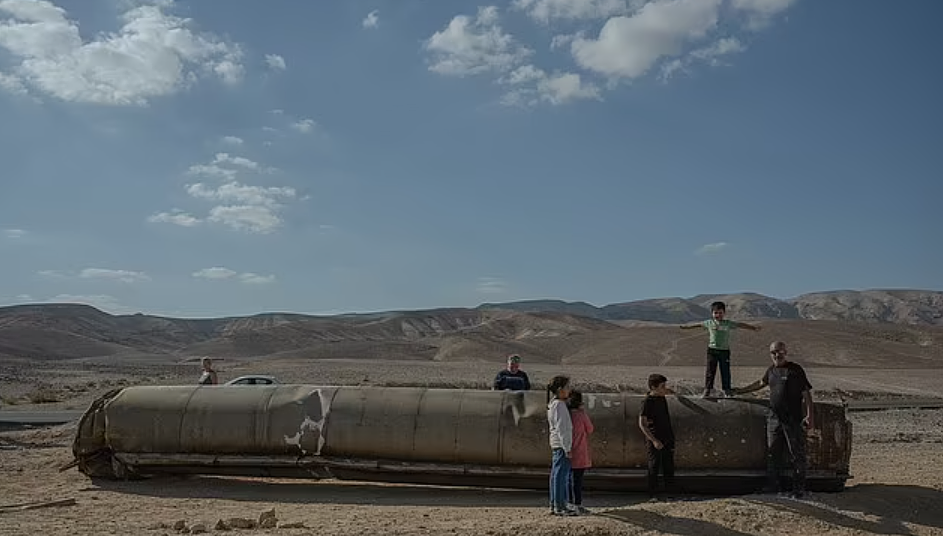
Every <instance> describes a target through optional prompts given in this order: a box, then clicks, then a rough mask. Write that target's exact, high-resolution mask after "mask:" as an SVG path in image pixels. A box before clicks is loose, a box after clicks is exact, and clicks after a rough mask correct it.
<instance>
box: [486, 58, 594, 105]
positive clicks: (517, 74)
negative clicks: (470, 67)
mask: <svg viewBox="0 0 943 536" xmlns="http://www.w3.org/2000/svg"><path fill="white" fill-rule="evenodd" d="M501 81H502V82H503V83H505V84H508V85H510V86H512V87H513V89H511V91H509V92H508V93H506V94H505V95H504V97H503V98H502V102H503V103H504V104H507V105H511V106H535V105H537V104H539V103H540V102H547V103H550V104H553V105H560V104H565V103H567V102H570V101H574V100H579V99H600V98H601V92H600V90H599V88H598V87H597V86H596V85H595V84H592V83H589V82H586V81H585V80H584V79H583V78H582V77H581V76H580V75H579V74H576V73H554V74H547V73H546V72H544V71H543V70H542V69H538V68H537V67H534V66H533V65H524V66H521V67H518V68H517V69H515V70H514V71H512V72H511V73H510V74H509V75H508V76H507V77H504V78H502V79H501Z"/></svg>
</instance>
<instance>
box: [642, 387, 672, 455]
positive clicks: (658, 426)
mask: <svg viewBox="0 0 943 536" xmlns="http://www.w3.org/2000/svg"><path fill="white" fill-rule="evenodd" d="M641 415H642V416H643V417H646V418H648V420H649V421H650V422H651V424H650V425H649V427H648V429H649V430H651V432H652V435H654V436H655V439H657V440H659V441H661V442H662V443H666V444H671V443H674V439H675V433H674V430H673V429H672V428H671V415H669V414H668V400H667V399H665V397H663V396H654V395H648V396H646V397H645V400H644V401H643V402H642V411H641Z"/></svg>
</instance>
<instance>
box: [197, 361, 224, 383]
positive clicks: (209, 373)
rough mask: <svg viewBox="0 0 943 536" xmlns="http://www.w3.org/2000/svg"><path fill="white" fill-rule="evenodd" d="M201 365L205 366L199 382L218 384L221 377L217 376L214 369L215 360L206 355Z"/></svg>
mask: <svg viewBox="0 0 943 536" xmlns="http://www.w3.org/2000/svg"><path fill="white" fill-rule="evenodd" d="M200 365H201V366H202V367H203V372H202V373H201V374H200V379H199V380H198V383H199V384H200V385H216V384H218V383H219V378H218V377H217V376H216V371H215V370H213V360H212V359H210V358H208V357H204V358H203V359H201V360H200Z"/></svg>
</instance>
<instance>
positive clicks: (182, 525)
mask: <svg viewBox="0 0 943 536" xmlns="http://www.w3.org/2000/svg"><path fill="white" fill-rule="evenodd" d="M173 528H174V530H176V531H181V530H183V529H185V528H187V522H186V521H184V520H183V519H181V520H179V521H177V522H175V523H174V527H173Z"/></svg>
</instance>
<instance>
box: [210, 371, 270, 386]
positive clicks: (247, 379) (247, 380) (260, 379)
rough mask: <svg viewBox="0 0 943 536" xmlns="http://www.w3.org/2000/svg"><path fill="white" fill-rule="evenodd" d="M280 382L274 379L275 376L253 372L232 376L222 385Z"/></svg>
mask: <svg viewBox="0 0 943 536" xmlns="http://www.w3.org/2000/svg"><path fill="white" fill-rule="evenodd" d="M280 383H281V382H279V381H278V380H276V379H275V376H260V375H257V374H254V375H250V376H239V377H238V378H233V379H231V380H229V381H228V382H226V383H224V384H223V385H278V384H280Z"/></svg>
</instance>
